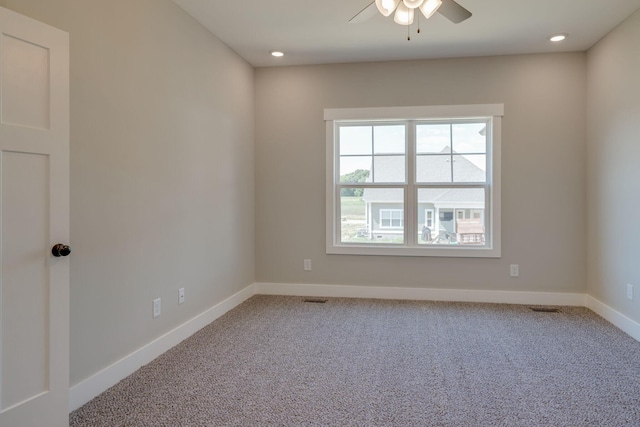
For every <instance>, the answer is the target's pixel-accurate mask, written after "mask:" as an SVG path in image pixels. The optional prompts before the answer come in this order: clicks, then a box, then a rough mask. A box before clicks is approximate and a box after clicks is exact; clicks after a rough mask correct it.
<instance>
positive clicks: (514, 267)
mask: <svg viewBox="0 0 640 427" xmlns="http://www.w3.org/2000/svg"><path fill="white" fill-rule="evenodd" d="M519 270H520V269H519V267H518V264H511V265H510V266H509V274H510V275H511V277H518V276H519V275H520V271H519Z"/></svg>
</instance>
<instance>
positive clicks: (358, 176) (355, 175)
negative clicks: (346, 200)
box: [340, 169, 369, 197]
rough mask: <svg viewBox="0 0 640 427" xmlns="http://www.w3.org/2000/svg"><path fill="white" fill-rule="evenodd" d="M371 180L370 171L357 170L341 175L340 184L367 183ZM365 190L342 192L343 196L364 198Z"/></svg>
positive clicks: (346, 190)
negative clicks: (368, 179)
mask: <svg viewBox="0 0 640 427" xmlns="http://www.w3.org/2000/svg"><path fill="white" fill-rule="evenodd" d="M367 178H369V171H368V170H366V169H356V170H354V171H353V172H349V173H346V174H344V175H340V182H366V181H367ZM363 192H364V189H363V188H343V189H342V190H340V195H341V196H346V197H362V193H363Z"/></svg>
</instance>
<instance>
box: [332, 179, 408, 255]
mask: <svg viewBox="0 0 640 427" xmlns="http://www.w3.org/2000/svg"><path fill="white" fill-rule="evenodd" d="M340 240H341V242H343V243H361V244H380V243H391V244H402V243H404V190H403V189H402V188H384V189H382V188H365V189H362V188H355V187H354V188H343V189H342V191H341V194H340Z"/></svg>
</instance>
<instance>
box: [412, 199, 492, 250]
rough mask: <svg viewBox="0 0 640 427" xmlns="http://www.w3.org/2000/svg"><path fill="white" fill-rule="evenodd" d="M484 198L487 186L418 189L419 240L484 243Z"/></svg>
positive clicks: (426, 242)
mask: <svg viewBox="0 0 640 427" xmlns="http://www.w3.org/2000/svg"><path fill="white" fill-rule="evenodd" d="M484 199H485V197H484V188H420V189H418V212H417V213H418V215H417V218H418V230H419V231H418V242H419V243H420V244H421V245H475V246H484V244H485V234H484V233H485V216H486V215H485V203H484ZM431 212H433V213H431Z"/></svg>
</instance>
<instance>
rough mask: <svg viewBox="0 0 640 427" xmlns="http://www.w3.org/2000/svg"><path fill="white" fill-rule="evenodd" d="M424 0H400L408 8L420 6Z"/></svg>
mask: <svg viewBox="0 0 640 427" xmlns="http://www.w3.org/2000/svg"><path fill="white" fill-rule="evenodd" d="M424 1H425V0H402V3H404V5H405V6H407V7H408V8H409V9H416V8H418V7H420V6H421V5H422V4H423V3H424Z"/></svg>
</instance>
